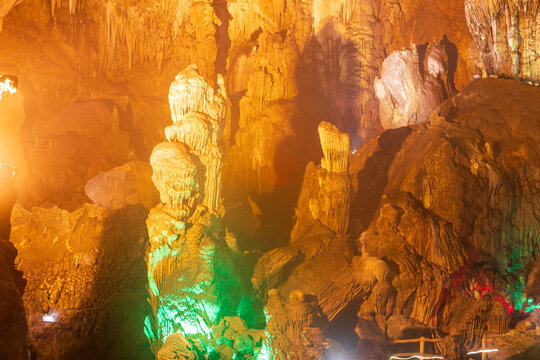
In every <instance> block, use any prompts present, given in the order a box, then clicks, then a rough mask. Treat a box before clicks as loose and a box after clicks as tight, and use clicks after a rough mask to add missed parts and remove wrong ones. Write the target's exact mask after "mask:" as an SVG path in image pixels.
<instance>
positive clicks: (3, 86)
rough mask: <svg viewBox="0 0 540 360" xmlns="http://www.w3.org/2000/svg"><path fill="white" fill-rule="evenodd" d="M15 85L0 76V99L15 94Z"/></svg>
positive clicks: (11, 80) (10, 80) (5, 77)
mask: <svg viewBox="0 0 540 360" xmlns="http://www.w3.org/2000/svg"><path fill="white" fill-rule="evenodd" d="M16 92H17V85H16V83H15V81H14V80H13V79H11V78H9V77H7V76H5V75H0V99H2V97H4V96H5V95H7V94H15V93H16Z"/></svg>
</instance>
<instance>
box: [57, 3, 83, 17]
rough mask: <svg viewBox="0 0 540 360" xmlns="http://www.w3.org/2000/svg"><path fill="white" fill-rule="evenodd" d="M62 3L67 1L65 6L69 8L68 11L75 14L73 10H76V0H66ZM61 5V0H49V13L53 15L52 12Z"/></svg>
mask: <svg viewBox="0 0 540 360" xmlns="http://www.w3.org/2000/svg"><path fill="white" fill-rule="evenodd" d="M64 3H67V6H68V8H69V12H70V13H71V14H75V10H77V5H78V3H77V0H66V1H64ZM61 7H62V0H51V15H52V16H53V17H54V13H55V11H56V9H57V8H58V9H60V8H61Z"/></svg>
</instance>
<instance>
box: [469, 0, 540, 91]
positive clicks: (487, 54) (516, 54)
mask: <svg viewBox="0 0 540 360" xmlns="http://www.w3.org/2000/svg"><path fill="white" fill-rule="evenodd" d="M538 5H539V2H538V1H536V0H531V1H523V2H519V1H504V0H501V1H485V0H465V15H466V18H467V23H468V25H469V30H470V32H471V34H472V36H473V38H474V41H475V44H476V46H477V48H478V50H479V51H480V53H481V56H482V62H483V65H484V69H485V74H487V75H503V76H508V77H510V76H511V77H515V78H521V79H526V80H530V81H539V80H540V54H539V49H538V36H539V31H540V30H539V28H538V22H539V21H540V12H539V7H538Z"/></svg>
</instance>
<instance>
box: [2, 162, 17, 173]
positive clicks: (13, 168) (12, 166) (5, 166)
mask: <svg viewBox="0 0 540 360" xmlns="http://www.w3.org/2000/svg"><path fill="white" fill-rule="evenodd" d="M5 168H9V169H10V170H11V175H12V176H13V177H15V175H17V167H16V166H15V165H12V164H6V163H3V162H0V169H5Z"/></svg>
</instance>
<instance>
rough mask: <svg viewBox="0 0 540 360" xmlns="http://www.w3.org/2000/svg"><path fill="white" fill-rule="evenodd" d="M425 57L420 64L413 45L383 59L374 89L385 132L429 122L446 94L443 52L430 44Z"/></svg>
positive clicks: (446, 61) (444, 56)
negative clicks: (443, 78) (442, 76)
mask: <svg viewBox="0 0 540 360" xmlns="http://www.w3.org/2000/svg"><path fill="white" fill-rule="evenodd" d="M424 56H425V61H422V59H420V57H419V54H418V51H417V48H416V46H414V45H413V48H412V50H401V51H394V52H393V53H392V54H390V55H389V56H388V57H387V58H386V59H384V61H383V64H382V70H381V77H380V78H377V79H375V84H374V87H375V94H376V95H377V98H378V99H379V103H380V106H379V109H380V116H381V124H382V126H383V127H384V128H385V129H395V128H398V127H401V126H407V125H411V124H421V123H425V122H428V121H429V114H430V113H431V110H432V109H433V108H434V107H435V106H437V105H438V104H439V103H440V102H441V101H442V100H443V99H444V98H445V96H446V94H448V92H447V90H446V88H445V85H444V82H443V81H442V79H441V75H443V74H445V73H446V71H447V63H448V60H447V59H448V56H447V54H446V53H445V50H444V48H443V47H442V46H441V45H439V44H431V45H430V46H429V47H428V48H427V50H426V53H425V55H424ZM422 63H425V65H421V64H422Z"/></svg>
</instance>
